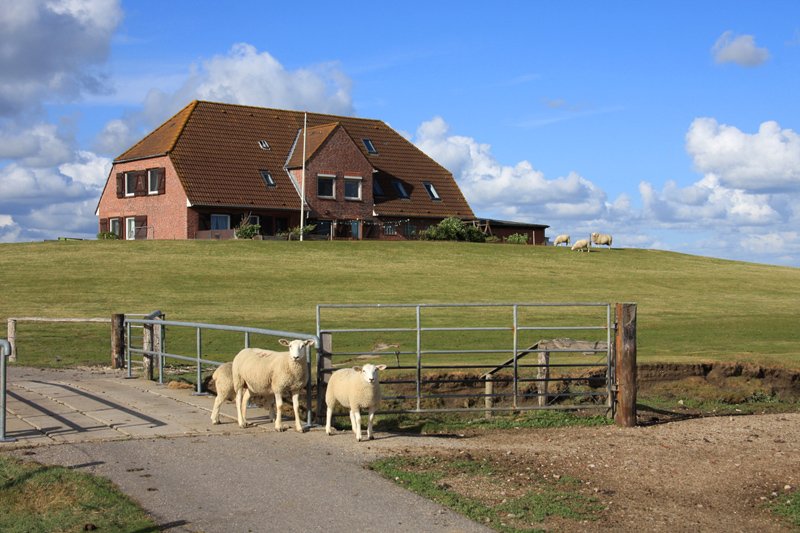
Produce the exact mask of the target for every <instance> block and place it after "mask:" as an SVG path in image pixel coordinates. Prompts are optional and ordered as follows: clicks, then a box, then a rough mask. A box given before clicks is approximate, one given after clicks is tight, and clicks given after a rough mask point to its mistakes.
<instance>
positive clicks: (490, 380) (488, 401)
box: [483, 374, 494, 418]
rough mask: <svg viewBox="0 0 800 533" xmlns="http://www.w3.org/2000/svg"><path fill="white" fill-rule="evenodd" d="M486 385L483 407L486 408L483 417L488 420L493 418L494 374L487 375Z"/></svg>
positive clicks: (485, 378)
mask: <svg viewBox="0 0 800 533" xmlns="http://www.w3.org/2000/svg"><path fill="white" fill-rule="evenodd" d="M484 381H486V384H485V385H484V396H483V405H484V407H485V408H486V411H484V413H483V415H484V416H485V417H486V418H491V417H492V408H493V407H494V374H486V376H485V377H484Z"/></svg>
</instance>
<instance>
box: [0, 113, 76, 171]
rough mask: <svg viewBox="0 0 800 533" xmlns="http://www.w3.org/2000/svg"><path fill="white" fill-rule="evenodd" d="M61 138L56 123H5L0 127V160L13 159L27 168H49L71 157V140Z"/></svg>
mask: <svg viewBox="0 0 800 533" xmlns="http://www.w3.org/2000/svg"><path fill="white" fill-rule="evenodd" d="M8 124H11V123H8ZM64 137H65V136H64V135H63V134H61V133H59V132H58V128H57V127H56V126H55V124H42V123H40V124H35V125H33V126H30V127H28V128H25V127H24V126H23V127H13V126H11V127H9V126H7V127H6V129H5V130H0V159H13V160H16V161H17V162H18V163H19V164H21V165H25V166H29V167H36V168H44V167H52V166H54V165H57V164H59V163H61V162H62V161H64V160H66V159H69V157H70V156H71V153H72V150H71V147H70V144H71V143H72V141H71V139H65V138H64Z"/></svg>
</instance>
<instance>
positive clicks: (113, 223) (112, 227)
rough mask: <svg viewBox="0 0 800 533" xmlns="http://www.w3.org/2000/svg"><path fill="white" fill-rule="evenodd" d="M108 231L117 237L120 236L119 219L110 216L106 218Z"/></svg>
mask: <svg viewBox="0 0 800 533" xmlns="http://www.w3.org/2000/svg"><path fill="white" fill-rule="evenodd" d="M108 231H109V232H110V233H113V234H114V235H116V236H117V237H121V235H120V234H119V219H118V218H110V219H108Z"/></svg>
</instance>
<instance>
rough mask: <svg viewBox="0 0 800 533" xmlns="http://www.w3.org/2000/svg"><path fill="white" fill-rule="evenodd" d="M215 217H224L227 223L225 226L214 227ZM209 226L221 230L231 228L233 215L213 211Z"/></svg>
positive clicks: (214, 229)
mask: <svg viewBox="0 0 800 533" xmlns="http://www.w3.org/2000/svg"><path fill="white" fill-rule="evenodd" d="M214 217H220V218H222V217H224V218H225V220H226V224H225V227H224V228H215V227H214ZM209 226H210V227H211V230H212V231H221V230H226V229H231V216H230V215H223V214H221V213H212V214H211V218H210V219H209Z"/></svg>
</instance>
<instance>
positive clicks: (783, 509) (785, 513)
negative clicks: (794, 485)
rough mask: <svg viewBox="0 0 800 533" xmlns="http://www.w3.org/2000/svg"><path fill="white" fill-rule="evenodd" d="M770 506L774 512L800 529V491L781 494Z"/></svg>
mask: <svg viewBox="0 0 800 533" xmlns="http://www.w3.org/2000/svg"><path fill="white" fill-rule="evenodd" d="M770 508H771V509H772V512H773V513H775V514H776V515H778V516H780V517H782V518H784V519H786V521H787V522H789V523H790V524H792V525H793V526H795V527H797V528H798V529H800V491H798V490H794V491H792V492H789V493H786V494H781V495H780V496H779V497H778V499H777V501H776V502H774V503H772V504H771V505H770Z"/></svg>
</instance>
